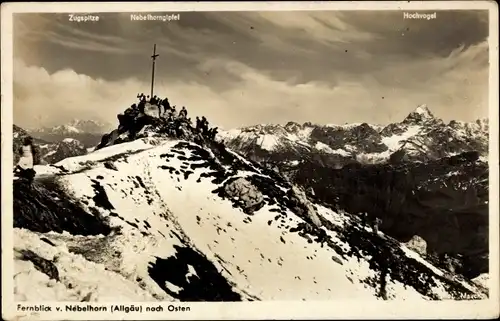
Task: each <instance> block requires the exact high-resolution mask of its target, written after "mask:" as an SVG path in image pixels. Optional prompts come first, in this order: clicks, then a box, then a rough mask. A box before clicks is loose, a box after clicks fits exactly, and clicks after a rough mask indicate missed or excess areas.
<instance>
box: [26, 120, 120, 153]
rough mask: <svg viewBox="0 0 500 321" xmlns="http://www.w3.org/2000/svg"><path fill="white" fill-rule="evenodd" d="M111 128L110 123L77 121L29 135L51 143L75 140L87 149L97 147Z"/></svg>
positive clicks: (39, 130)
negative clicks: (103, 135) (66, 139)
mask: <svg viewBox="0 0 500 321" xmlns="http://www.w3.org/2000/svg"><path fill="white" fill-rule="evenodd" d="M111 127H112V125H111V124H108V123H101V122H98V121H94V120H79V119H75V120H73V121H71V122H70V123H69V124H63V125H58V126H54V127H43V128H39V129H35V130H30V131H28V133H29V134H30V135H32V136H33V137H36V138H39V139H42V140H44V141H47V142H49V143H56V142H60V141H62V140H63V139H65V138H73V139H76V140H78V141H80V142H81V143H82V144H83V145H84V146H85V147H86V148H89V147H93V146H95V145H97V144H98V143H99V141H100V139H101V137H102V134H103V133H105V132H107V131H108V130H109V129H110V128H111Z"/></svg>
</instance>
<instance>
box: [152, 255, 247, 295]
mask: <svg viewBox="0 0 500 321" xmlns="http://www.w3.org/2000/svg"><path fill="white" fill-rule="evenodd" d="M175 249H176V251H177V253H176V254H175V255H174V256H172V257H169V258H166V259H162V258H158V257H157V258H156V261H155V262H152V263H150V265H149V269H148V272H149V276H150V277H151V278H152V279H153V280H155V282H156V283H158V285H159V286H160V287H161V288H162V289H163V290H164V291H165V292H166V293H167V294H169V295H170V296H173V297H174V298H176V299H179V300H180V301H187V302H189V301H209V302H210V301H211V302H213V301H241V296H240V295H239V294H238V293H236V292H234V291H233V289H232V286H231V285H230V284H229V283H228V281H227V280H226V279H225V278H224V277H223V276H222V275H221V274H220V272H219V271H218V270H217V268H216V267H215V266H214V265H213V263H212V262H210V261H209V260H208V259H207V258H206V257H205V256H204V255H203V254H201V253H199V252H197V251H195V250H193V249H191V248H188V247H180V246H175ZM188 265H190V266H191V267H192V268H193V269H194V273H193V272H191V271H189V268H188ZM190 272H191V273H192V274H191V275H189V274H190ZM188 275H189V276H188ZM166 282H169V283H171V284H173V285H174V286H176V287H177V288H179V289H180V290H179V291H174V290H172V289H171V288H169V287H168V286H167V285H166Z"/></svg>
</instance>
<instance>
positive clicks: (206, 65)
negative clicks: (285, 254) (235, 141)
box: [14, 42, 488, 128]
mask: <svg viewBox="0 0 500 321" xmlns="http://www.w3.org/2000/svg"><path fill="white" fill-rule="evenodd" d="M193 70H197V71H200V72H203V73H208V74H209V76H207V77H206V78H203V77H192V78H191V80H185V79H181V78H178V79H175V78H173V79H172V78H165V77H161V75H159V78H158V79H157V81H156V93H157V94H159V95H160V96H162V97H164V96H168V97H169V99H170V101H171V102H172V103H173V104H176V105H178V106H183V105H184V106H186V107H187V108H188V110H189V113H190V115H191V116H192V117H195V116H201V115H204V116H207V117H208V119H209V120H210V121H212V122H213V123H216V124H218V125H220V126H222V127H224V128H233V127H239V126H245V125H252V124H256V123H285V122H288V121H297V122H306V121H311V122H316V123H344V122H370V123H379V124H384V123H388V122H393V121H400V120H401V119H402V118H404V117H405V116H406V115H407V114H408V113H409V112H410V111H411V110H412V109H414V108H415V107H416V106H417V105H419V104H421V103H426V104H427V105H428V106H429V107H430V108H431V109H432V111H433V112H434V114H435V115H436V116H438V117H442V118H443V119H445V120H451V119H458V120H466V121H472V120H474V119H476V118H479V117H485V116H487V110H488V44H487V43H486V42H483V43H479V44H477V45H473V46H469V47H468V48H467V49H464V48H458V49H456V50H455V51H453V52H452V53H451V54H450V55H448V56H446V57H429V58H425V59H424V58H421V59H414V60H413V61H412V62H411V63H406V62H404V61H402V62H394V63H393V64H387V65H384V66H383V67H381V68H380V69H378V70H376V71H375V72H371V73H366V74H364V75H353V74H349V73H342V72H337V73H336V74H335V77H336V81H334V82H323V81H307V82H302V83H297V82H295V81H294V80H293V77H290V78H287V79H278V78H276V77H274V73H273V72H271V71H264V70H259V69H256V68H253V67H250V66H249V65H246V64H244V63H242V62H239V61H236V60H229V59H226V58H211V59H206V60H204V61H202V62H200V63H199V64H198V65H196V66H193ZM14 78H15V79H14V92H15V97H14V99H15V104H14V119H15V122H16V123H17V124H19V125H21V126H25V127H32V126H37V125H40V123H42V124H43V125H47V126H48V125H55V124H60V123H64V122H67V121H68V120H70V119H72V118H83V119H98V120H104V121H112V122H116V114H117V113H119V112H122V111H123V110H124V109H125V108H126V107H128V106H129V105H130V104H132V103H133V102H134V101H135V96H136V94H137V92H149V82H146V81H140V80H138V79H136V78H126V79H122V80H117V81H107V80H103V79H99V78H92V77H90V76H87V75H83V74H78V73H76V72H74V71H73V70H71V69H63V70H60V71H57V72H54V73H49V72H47V71H46V70H45V69H44V68H41V67H34V66H27V65H26V64H24V63H23V62H22V61H19V60H18V61H16V62H15V66H14ZM215 83H217V84H215Z"/></svg>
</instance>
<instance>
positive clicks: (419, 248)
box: [405, 235, 427, 256]
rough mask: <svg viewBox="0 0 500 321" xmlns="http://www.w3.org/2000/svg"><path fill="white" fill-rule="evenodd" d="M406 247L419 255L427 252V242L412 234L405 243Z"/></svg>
mask: <svg viewBox="0 0 500 321" xmlns="http://www.w3.org/2000/svg"><path fill="white" fill-rule="evenodd" d="M405 245H406V247H407V248H409V249H411V250H413V251H415V252H417V253H418V254H420V255H421V256H425V255H426V254H427V242H426V241H425V240H424V239H423V238H421V237H420V236H418V235H415V236H413V237H412V238H411V239H410V240H409V241H408V242H406V243H405Z"/></svg>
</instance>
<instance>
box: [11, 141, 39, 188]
mask: <svg viewBox="0 0 500 321" xmlns="http://www.w3.org/2000/svg"><path fill="white" fill-rule="evenodd" d="M19 154H20V156H21V157H20V158H19V161H18V162H17V165H16V168H15V172H16V173H17V174H19V177H22V178H25V179H27V180H28V182H29V184H30V185H31V184H32V183H33V180H34V178H35V170H34V169H33V167H34V165H35V164H38V157H37V156H38V151H37V149H36V147H35V145H34V144H33V138H32V137H31V136H27V137H25V138H24V141H23V145H22V146H21V147H20V148H19Z"/></svg>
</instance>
